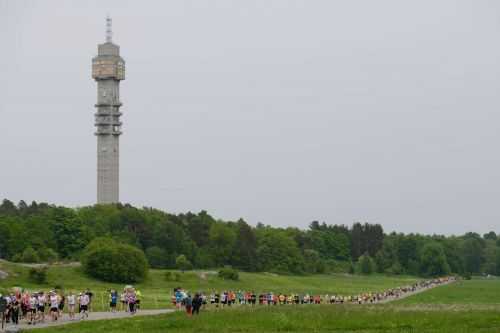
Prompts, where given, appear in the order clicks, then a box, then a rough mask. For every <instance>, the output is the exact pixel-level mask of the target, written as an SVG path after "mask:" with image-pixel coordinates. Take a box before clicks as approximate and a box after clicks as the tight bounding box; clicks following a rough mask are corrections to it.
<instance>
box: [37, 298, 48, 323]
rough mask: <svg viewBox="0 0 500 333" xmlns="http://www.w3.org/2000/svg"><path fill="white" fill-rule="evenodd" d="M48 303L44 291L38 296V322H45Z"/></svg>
mask: <svg viewBox="0 0 500 333" xmlns="http://www.w3.org/2000/svg"><path fill="white" fill-rule="evenodd" d="M46 302H47V297H45V294H44V292H43V291H40V292H39V294H38V321H40V322H42V323H43V322H45V303H46Z"/></svg>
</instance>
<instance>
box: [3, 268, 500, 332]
mask: <svg viewBox="0 0 500 333" xmlns="http://www.w3.org/2000/svg"><path fill="white" fill-rule="evenodd" d="M0 269H2V270H4V271H8V272H9V273H10V276H9V277H8V278H7V279H5V280H0V288H9V287H12V286H15V285H18V286H22V287H25V288H28V289H31V290H38V289H45V290H46V289H49V288H52V287H53V286H55V285H57V284H59V285H62V286H63V287H64V288H65V289H66V290H68V289H74V290H82V289H83V288H86V287H89V288H90V289H91V290H92V291H94V293H96V295H97V297H96V304H95V308H96V310H100V309H102V308H105V305H104V304H105V303H106V301H105V297H104V296H103V297H102V301H100V299H101V296H100V295H105V293H106V290H107V289H109V288H111V287H113V288H121V287H123V286H122V285H113V284H107V283H103V282H100V281H96V280H94V279H90V278H88V277H86V276H85V275H84V274H82V273H81V271H80V268H78V267H52V268H51V269H50V270H49V281H48V283H47V284H46V285H43V286H40V285H34V284H32V283H30V282H29V281H28V270H29V269H28V268H26V267H22V266H19V265H14V264H10V263H4V262H2V263H0ZM164 276H165V271H161V270H152V271H151V274H150V276H149V278H148V280H146V281H144V282H143V283H141V284H139V285H137V287H138V288H139V289H140V290H141V291H142V292H143V293H144V294H145V295H146V296H147V297H146V299H145V302H144V303H145V304H144V305H145V308H159V307H166V306H168V305H169V304H168V303H169V296H170V293H171V290H172V288H173V287H175V286H179V285H180V286H183V287H185V288H186V289H188V290H191V291H197V290H205V291H210V290H212V289H215V290H219V291H220V290H223V289H234V290H237V289H245V290H255V291H256V292H260V291H267V290H272V291H275V292H290V291H293V292H299V293H305V292H309V293H321V294H326V293H328V294H332V293H335V294H344V295H347V294H355V293H359V292H363V291H377V290H384V289H387V288H390V287H395V286H401V285H405V284H409V283H411V282H413V281H415V280H416V279H415V278H412V277H387V276H377V275H376V276H369V277H368V276H347V275H315V276H278V275H274V274H266V273H259V274H256V273H241V276H240V277H241V280H240V281H223V280H220V279H219V278H218V277H217V276H216V275H215V274H213V273H211V272H189V273H185V274H182V277H181V281H178V282H176V281H166V280H165V277H164ZM101 302H102V304H103V305H101ZM499 313H500V279H480V278H477V279H473V280H471V281H459V282H456V283H453V284H451V285H447V286H440V287H437V288H434V289H432V290H429V291H426V292H423V293H420V294H418V295H414V296H411V297H409V298H406V299H403V300H400V301H396V302H393V303H390V304H376V305H304V306H302V305H300V306H272V307H267V306H257V307H255V308H252V307H248V306H234V307H232V308H230V309H213V308H212V309H205V310H203V311H202V313H201V315H200V316H199V317H193V318H188V317H187V316H186V315H185V313H184V312H176V313H173V314H167V315H160V316H151V317H136V318H127V319H118V320H105V321H88V322H83V323H76V324H70V325H66V326H61V327H54V328H46V329H37V332H39V333H56V332H75V333H83V332H85V333H87V332H96V333H99V332H106V333H114V332H120V333H128V332H134V333H135V332H151V333H156V332H157V333H160V332H174V333H175V332H177V333H190V332H209V333H210V332H217V333H225V332H227V333H229V332H239V333H245V332H248V333H250V332H259V333H262V332H301V333H304V332H351V333H353V332H356V333H382V332H392V333H396V332H400V333H404V332H407V333H410V332H414V333H417V332H418V333H420V332H428V333H431V332H432V333H438V332H439V333H466V332H480V333H485V332H486V333H487V332H500V315H499Z"/></svg>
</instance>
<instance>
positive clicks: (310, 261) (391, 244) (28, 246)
mask: <svg viewBox="0 0 500 333" xmlns="http://www.w3.org/2000/svg"><path fill="white" fill-rule="evenodd" d="M100 237H109V238H113V239H114V240H116V241H117V242H120V243H126V244H129V245H133V246H135V247H137V248H138V249H140V250H142V251H144V253H145V255H146V258H147V260H148V262H149V266H151V267H153V268H179V265H182V269H191V268H195V269H199V268H203V269H205V268H220V267H225V266H231V267H233V268H236V269H239V270H243V271H256V272H260V271H265V272H275V273H280V274H313V273H330V272H346V273H360V274H371V273H374V272H379V273H387V274H411V275H420V276H437V275H446V274H450V273H454V274H460V275H464V276H469V275H473V274H493V275H500V238H498V239H497V235H496V233H495V232H493V231H491V232H489V233H486V234H484V235H480V234H478V233H474V232H468V233H466V234H464V235H459V236H444V235H421V234H413V233H411V234H403V233H395V232H392V233H385V232H384V230H383V228H382V226H381V225H380V224H370V223H354V224H353V225H351V226H347V225H330V224H327V223H325V222H318V221H312V222H311V223H310V224H309V227H308V229H307V230H302V229H299V228H295V227H289V228H277V227H272V226H269V225H263V224H261V223H258V224H257V225H255V226H252V225H250V224H248V223H247V222H246V221H244V220H243V219H239V220H237V221H222V220H219V219H215V218H213V217H212V216H211V215H209V214H208V213H207V212H206V211H201V212H199V213H196V214H195V213H191V212H188V213H183V214H169V213H167V212H163V211H161V210H157V209H153V208H148V207H143V208H136V207H133V206H131V205H129V204H116V205H95V206H88V207H81V208H67V207H60V206H55V205H50V204H47V203H37V202H32V203H31V204H27V203H26V202H24V201H20V202H19V203H17V204H15V203H13V202H12V201H9V200H7V199H5V200H3V201H2V203H1V205H0V258H3V259H7V260H10V261H15V262H47V261H58V260H67V261H76V260H80V256H81V254H82V251H83V250H84V249H85V247H86V246H87V244H89V243H90V242H91V241H92V240H94V239H97V238H100Z"/></svg>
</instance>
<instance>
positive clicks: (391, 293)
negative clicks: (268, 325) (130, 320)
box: [171, 277, 455, 315]
mask: <svg viewBox="0 0 500 333" xmlns="http://www.w3.org/2000/svg"><path fill="white" fill-rule="evenodd" d="M454 280H455V278H454V277H445V278H439V279H432V280H425V281H420V282H417V283H414V284H412V285H408V286H404V287H399V288H391V289H388V290H386V291H383V292H373V293H372V292H369V293H361V294H357V295H336V294H333V295H328V294H326V295H320V294H308V293H306V294H298V293H275V292H266V293H258V294H257V293H255V292H253V291H241V290H239V291H232V290H229V291H223V292H220V293H219V292H217V291H213V292H211V293H208V294H207V293H203V292H198V293H196V294H194V296H192V295H191V294H190V293H189V292H187V291H185V290H183V289H182V288H175V289H174V294H173V295H172V297H171V302H172V304H173V305H174V306H175V307H176V308H177V309H182V308H183V309H184V310H185V311H186V312H187V314H188V315H193V314H198V313H199V311H200V308H201V307H202V306H212V307H216V308H218V307H225V306H232V305H251V306H255V305H298V304H367V303H380V302H383V301H387V300H391V299H397V298H400V297H403V296H405V295H406V294H408V293H414V292H417V291H420V290H423V289H428V288H432V287H435V286H437V285H441V284H444V283H448V282H452V281H454Z"/></svg>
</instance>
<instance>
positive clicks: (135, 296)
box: [0, 286, 142, 327]
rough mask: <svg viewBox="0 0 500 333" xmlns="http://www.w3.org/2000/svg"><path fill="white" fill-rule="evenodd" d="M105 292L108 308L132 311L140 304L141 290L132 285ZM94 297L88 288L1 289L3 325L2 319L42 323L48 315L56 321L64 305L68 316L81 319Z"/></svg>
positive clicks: (14, 323)
mask: <svg viewBox="0 0 500 333" xmlns="http://www.w3.org/2000/svg"><path fill="white" fill-rule="evenodd" d="M108 294H109V310H110V311H111V312H116V311H120V310H122V311H126V312H129V313H130V314H135V313H136V312H137V310H138V309H139V307H140V303H141V297H142V294H141V292H140V291H139V290H136V289H135V288H133V287H132V286H127V287H125V288H124V289H123V292H122V293H118V292H117V291H116V290H114V289H113V290H109V291H108ZM93 297H94V294H93V293H92V292H91V291H90V290H89V289H87V290H85V291H82V292H79V293H75V292H73V291H70V292H69V293H67V294H65V293H64V292H62V291H60V290H50V291H48V292H46V291H36V292H30V291H28V290H23V289H21V288H13V290H12V292H11V293H9V294H7V295H2V294H1V293H0V316H1V318H0V319H1V320H2V327H3V325H4V324H5V323H7V324H9V323H11V324H13V325H18V324H19V322H20V321H21V320H25V321H26V323H27V324H29V325H36V324H37V323H44V322H45V321H46V320H47V319H49V320H51V321H53V322H55V321H57V320H60V319H61V318H62V316H63V314H64V313H65V309H67V314H68V319H69V320H75V319H80V320H83V319H86V318H88V317H89V312H91V307H92V301H93ZM77 315H78V318H77Z"/></svg>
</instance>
